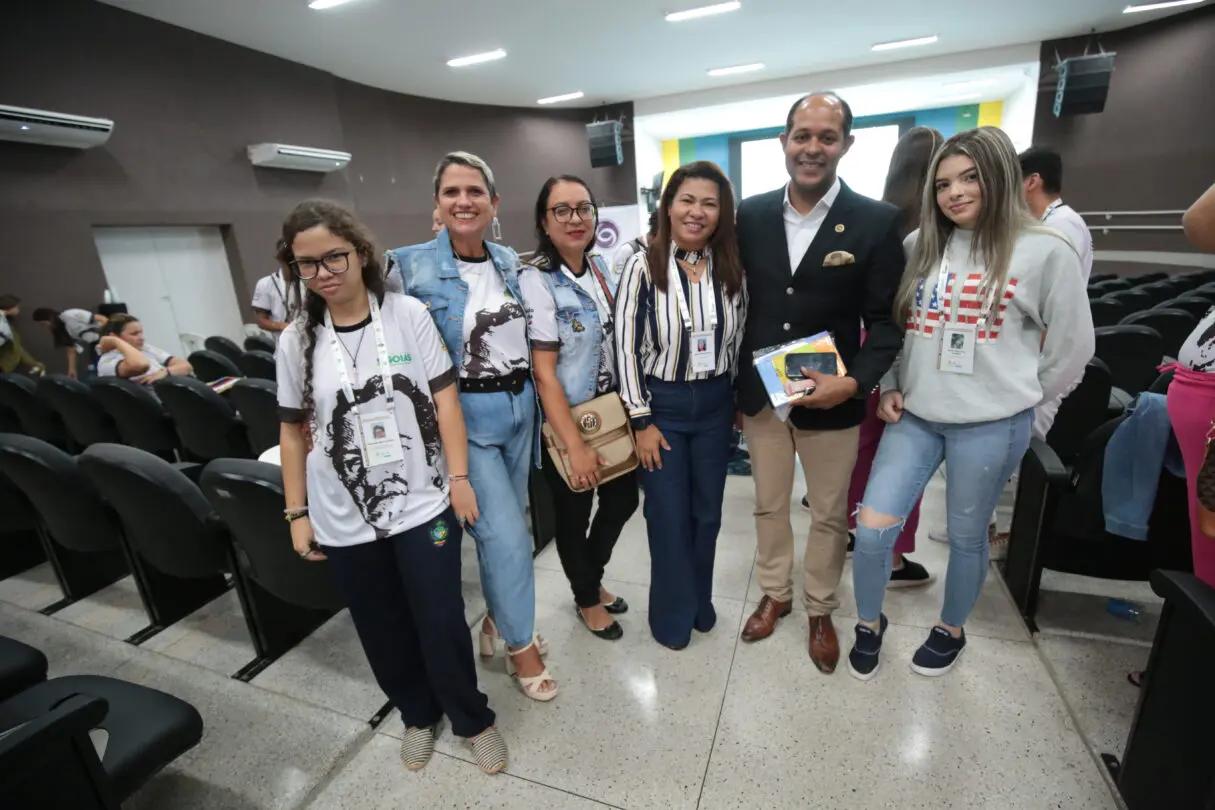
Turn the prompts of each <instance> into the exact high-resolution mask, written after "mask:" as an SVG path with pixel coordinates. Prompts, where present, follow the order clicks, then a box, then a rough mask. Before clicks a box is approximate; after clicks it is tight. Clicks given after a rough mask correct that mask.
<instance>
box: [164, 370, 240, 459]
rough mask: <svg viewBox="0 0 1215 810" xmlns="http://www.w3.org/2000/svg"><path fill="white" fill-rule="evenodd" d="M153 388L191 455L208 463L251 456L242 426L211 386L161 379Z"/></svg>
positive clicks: (199, 381)
mask: <svg viewBox="0 0 1215 810" xmlns="http://www.w3.org/2000/svg"><path fill="white" fill-rule="evenodd" d="M154 388H155V390H156V394H157V396H159V397H160V400H161V402H163V403H164V406H165V409H166V410H167V411H168V412H169V416H170V417H172V419H173V424H174V425H176V426H177V435H178V436H179V437H180V438H181V443H182V446H183V447H185V448H186V451H187V452H188V453H190V454H191V455H192V456H195V457H196V458H198V459H200V460H203V461H209V460H211V459H214V458H249V457H250V456H251V455H252V451H251V450H250V448H249V437H248V435H247V434H246V432H245V426H244V424H242V423H241V421H240V420H239V419H238V418H237V416H236V411H235V410H234V409H233V407H232V405H231V404H229V403H228V401H227V400H226V399H225V398H224V397H222V396H220V395H219V394H217V393H215V391H214V390H213V389H212V388H211V386H209V385H207V384H206V383H205V382H202V381H201V380H196V379H194V378H193V377H165V378H164V379H162V380H160V381H159V382H157V383H156V385H155V386H154Z"/></svg>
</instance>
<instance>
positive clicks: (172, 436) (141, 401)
mask: <svg viewBox="0 0 1215 810" xmlns="http://www.w3.org/2000/svg"><path fill="white" fill-rule="evenodd" d="M89 388H91V389H92V391H93V394H94V395H95V396H96V397H97V401H98V402H100V403H101V407H102V408H105V412H106V413H108V414H109V415H110V418H112V419H113V420H114V424H115V425H117V426H118V435H119V436H121V437H122V443H123V444H125V445H129V446H131V447H138V448H139V449H140V450H143V451H144V452H147V453H152V454H154V455H157V456H160V457H161V458H163V459H166V460H168V461H176V460H177V458H178V457H179V456H180V455H181V440H180V439H179V438H177V428H175V427H174V426H173V420H172V419H171V418H169V412H168V411H166V410H165V406H164V403H163V402H161V401H160V400H159V399H158V398H157V396H156V395H155V394H153V393H152V390H151V388H150V387H149V386H146V385H141V384H140V383H133V382H131V381H130V380H124V379H120V378H118V377H97V378H96V379H93V380H90V381H89Z"/></svg>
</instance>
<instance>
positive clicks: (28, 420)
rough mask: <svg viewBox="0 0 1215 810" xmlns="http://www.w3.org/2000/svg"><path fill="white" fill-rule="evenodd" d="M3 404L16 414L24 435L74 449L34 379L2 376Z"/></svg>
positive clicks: (10, 375) (0, 378)
mask: <svg viewBox="0 0 1215 810" xmlns="http://www.w3.org/2000/svg"><path fill="white" fill-rule="evenodd" d="M0 404H3V405H4V406H5V407H7V408H8V409H9V410H11V411H12V412H13V413H15V414H16V415H17V421H18V423H19V424H20V425H21V432H22V433H24V434H26V435H28V436H33V437H35V438H38V439H42V441H44V442H50V443H51V444H53V445H55V446H56V447H60V448H63V449H64V450H71V449H72V441H71V438H70V437H69V436H68V432H67V428H66V427H64V425H63V420H62V419H60V418H59V414H57V413H56V412H55V411H54V410H53V409H52V408H51V406H50V405H48V404H47V403H46V402H44V401H43V400H41V399H39V398H38V394H37V385H36V384H35V383H34V380H33V379H32V378H30V377H26V376H24V375H22V374H0Z"/></svg>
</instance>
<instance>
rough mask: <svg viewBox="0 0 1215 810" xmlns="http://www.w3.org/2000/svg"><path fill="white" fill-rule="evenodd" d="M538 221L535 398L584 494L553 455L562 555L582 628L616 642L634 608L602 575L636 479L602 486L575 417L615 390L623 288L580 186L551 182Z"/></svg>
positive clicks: (569, 180)
mask: <svg viewBox="0 0 1215 810" xmlns="http://www.w3.org/2000/svg"><path fill="white" fill-rule="evenodd" d="M535 217H536V240H537V245H536V256H535V258H534V259H533V260H532V262H531V266H529V267H526V268H524V270H523V272H522V273H521V274H520V275H519V287H520V289H521V290H522V292H523V301H524V305H525V306H526V307H527V309H528V315H529V321H530V322H529V325H528V332H529V335H530V338H531V343H532V363H533V366H534V369H535V376H536V388H537V390H538V392H539V394H540V403H541V405H542V406H543V408H544V415H545V417H546V419H547V421H548V424H549V425H550V426H551V427H552V429H553V431H554V432H555V433H556V434H557V436H558V438H560V439H561V443H562V444H563V445H564V446H565V447H566V448H567V455H568V458H569V467H570V469H571V472H572V480H571V482H570V483H571V484H573V485H574V486H576V487H578V488H579V489H582V490H584V491H581V492H574V491H573V490H572V489H570V486H569V485H568V484H566V482H565V480H564V479H563V478H562V477H561V474H560V473H559V472H557V468H556V466H555V465H554V464H553V460H552V458H551V457H550V455H549V453H548V452H547V450H546V451H545V452H543V453H542V454H541V461H542V463H543V466H544V474H545V477H546V478H547V479H548V483H549V488H550V490H551V491H552V493H553V510H554V512H555V513H556V542H557V555H558V556H559V557H560V559H561V567H562V568H563V569H564V570H565V576H566V579H568V580H569V583H570V588H571V589H572V590H573V592H574V605H575V610H576V612H577V613H578V619H579V620H580V621H581V622H582V624H583V625H585V626H586V628H587V630H589V631H590V632H591V633H592V634H593V635H595V636H598V637H599V638H602V639H606V640H609V641H614V640H616V639H618V638H620V637H621V636H622V635H624V631H623V629H622V628H621V627H620V623H619V622H617V621H616V620H615V619H613V618H612V617H613V616H614V615H619V614H621V613H624V612H625V611H627V610H628V609H629V606H628V604H627V603H626V602H625V601H624V600H623V599H621V598H620V597H619V596H616V595H614V594H612V593H611V592H610V591H608V590H607V589H606V588H604V587H603V569H604V567H605V566H607V564H608V561H609V560H611V558H612V549H613V548H614V547H615V545H616V541H617V540H618V539H619V538H620V533H621V531H623V530H624V524H625V523H627V522H628V520H629V518H630V517H632V515H633V513H634V512H636V511H637V504H638V502H639V500H640V498H639V496H638V493H637V474H636V471H633V472H629V473H626V474H624V475H621V476H619V477H617V478H614V479H612V480H611V481H608V482H607V483H602V484H601V483H599V475H600V473H601V472H605V470H604V466H603V461H602V459H600V457H599V454H598V453H596V452H595V451H594V450H593V449H592V448H591V447H589V446H588V445H587V444H586V443H585V442H584V441H583V438H582V432H581V431H580V429H579V425H578V424H577V423H576V422H575V421H574V416H573V413H572V412H571V410H570V408H571V407H573V406H575V405H581V404H582V403H584V402H587V401H589V400H592V399H594V398H595V397H598V396H602V395H603V394H610V393H614V392H617V391H618V390H619V384H618V382H617V375H616V351H615V344H614V343H613V340H612V334H613V326H614V325H613V323H612V318H613V311H612V310H613V304H614V302H615V296H616V285H617V283H618V281H619V279H618V278H617V277H616V276H615V275H614V274H613V273H612V271H611V268H609V267H608V265H607V262H605V261H604V260H603V257H601V256H600V255H599V254H597V253H591V250H592V248H594V246H595V230H596V227H595V226H596V224H597V218H596V205H595V198H594V196H593V195H592V194H591V190H590V189H589V188H588V187H587V185H586V183H585V182H583V181H582V180H581V179H579V178H577V177H574V176H572V175H564V174H563V175H560V176H558V177H550V178H549V179H548V180H547V181H545V183H544V185H543V186H542V187H541V189H540V194H539V196H538V197H537V198H536V211H535ZM596 494H597V495H598V496H599V508H598V509H596V510H595V519H594V521H593V522H592V521H591V509H592V507H593V506H594V502H595V496H596ZM588 530H589V531H588Z"/></svg>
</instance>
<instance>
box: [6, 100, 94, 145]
mask: <svg viewBox="0 0 1215 810" xmlns="http://www.w3.org/2000/svg"><path fill="white" fill-rule="evenodd" d="M113 131H114V122H113V121H110V120H108V119H105V118H85V117H84V116H82V115H68V114H67V113H57V112H49V111H47V110H31V109H27V108H25V107H9V106H7V105H4V104H0V140H4V141H18V142H20V143H36V144H42V145H43V146H66V147H68V148H70V149H88V148H89V147H92V146H100V145H101V144H103V143H105V142H106V141H108V140H109V139H110V133H111V132H113Z"/></svg>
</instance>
